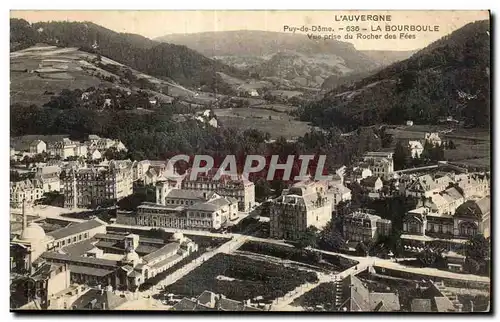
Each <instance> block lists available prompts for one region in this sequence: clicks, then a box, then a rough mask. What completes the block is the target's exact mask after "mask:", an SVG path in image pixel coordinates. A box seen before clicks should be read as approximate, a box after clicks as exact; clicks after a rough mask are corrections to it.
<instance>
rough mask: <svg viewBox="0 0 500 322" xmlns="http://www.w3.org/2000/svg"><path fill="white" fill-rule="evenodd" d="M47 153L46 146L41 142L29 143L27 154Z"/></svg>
mask: <svg viewBox="0 0 500 322" xmlns="http://www.w3.org/2000/svg"><path fill="white" fill-rule="evenodd" d="M46 151H47V144H46V143H45V142H43V141H42V140H34V141H33V142H31V143H30V146H29V152H30V153H33V154H40V153H43V152H46Z"/></svg>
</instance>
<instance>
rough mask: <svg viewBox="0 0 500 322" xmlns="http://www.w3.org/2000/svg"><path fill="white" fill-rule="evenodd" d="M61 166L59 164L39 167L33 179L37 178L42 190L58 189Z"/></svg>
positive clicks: (59, 188) (59, 187)
mask: <svg viewBox="0 0 500 322" xmlns="http://www.w3.org/2000/svg"><path fill="white" fill-rule="evenodd" d="M60 175H61V167H59V166H46V167H42V168H39V169H38V170H37V172H36V173H35V179H36V180H38V181H39V182H40V183H41V185H42V187H43V192H50V191H58V192H59V191H60V190H61V179H60V178H59V176H60Z"/></svg>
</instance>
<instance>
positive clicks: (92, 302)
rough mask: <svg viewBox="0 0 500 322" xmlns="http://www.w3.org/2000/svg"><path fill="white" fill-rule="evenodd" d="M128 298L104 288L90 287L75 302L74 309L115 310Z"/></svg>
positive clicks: (72, 306)
mask: <svg viewBox="0 0 500 322" xmlns="http://www.w3.org/2000/svg"><path fill="white" fill-rule="evenodd" d="M126 302H127V299H126V298H125V297H121V296H118V295H116V294H115V293H113V292H111V291H108V290H104V289H88V290H87V292H85V293H84V294H82V295H81V296H80V297H79V298H78V299H77V300H76V301H75V302H73V304H72V305H71V308H72V309H73V310H115V309H118V308H119V307H120V306H121V305H123V304H125V303H126Z"/></svg>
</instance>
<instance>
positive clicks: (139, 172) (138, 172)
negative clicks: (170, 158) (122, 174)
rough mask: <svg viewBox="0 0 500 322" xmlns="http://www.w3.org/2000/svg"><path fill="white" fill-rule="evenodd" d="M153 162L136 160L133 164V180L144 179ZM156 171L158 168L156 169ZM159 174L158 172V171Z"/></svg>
mask: <svg viewBox="0 0 500 322" xmlns="http://www.w3.org/2000/svg"><path fill="white" fill-rule="evenodd" d="M150 165H151V162H150V161H149V160H142V161H139V162H137V161H134V162H133V164H132V180H133V181H138V180H144V177H145V175H146V173H147V171H148V170H149V167H150ZM155 173H156V170H155ZM157 174H158V173H157Z"/></svg>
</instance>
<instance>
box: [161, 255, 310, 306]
mask: <svg viewBox="0 0 500 322" xmlns="http://www.w3.org/2000/svg"><path fill="white" fill-rule="evenodd" d="M317 280H318V277H317V274H316V273H312V272H304V271H300V270H298V269H295V268H290V267H284V266H280V265H276V264H272V263H266V262H262V261H257V260H252V259H249V258H247V257H244V256H235V255H227V254H217V255H215V256H214V257H212V258H211V259H209V260H207V261H206V262H205V263H203V264H202V265H201V266H200V267H197V268H196V269H194V270H193V271H192V272H191V273H189V274H188V275H186V276H184V277H183V278H181V279H180V280H178V281H177V282H176V283H174V284H172V285H169V286H167V288H166V291H167V292H168V293H173V294H176V295H181V296H186V297H195V296H198V295H199V294H201V293H202V292H203V291H205V290H209V291H212V292H215V293H218V294H223V295H225V296H226V297H227V298H231V299H234V300H238V301H242V300H247V299H253V298H255V297H258V296H262V297H263V301H264V302H266V301H267V302H270V301H272V300H273V299H275V298H277V297H281V296H283V295H285V294H286V293H288V292H290V291H291V290H293V289H295V288H296V287H298V286H299V285H301V284H304V283H306V282H310V283H312V282H317Z"/></svg>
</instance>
